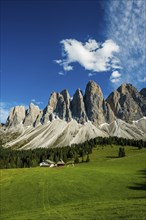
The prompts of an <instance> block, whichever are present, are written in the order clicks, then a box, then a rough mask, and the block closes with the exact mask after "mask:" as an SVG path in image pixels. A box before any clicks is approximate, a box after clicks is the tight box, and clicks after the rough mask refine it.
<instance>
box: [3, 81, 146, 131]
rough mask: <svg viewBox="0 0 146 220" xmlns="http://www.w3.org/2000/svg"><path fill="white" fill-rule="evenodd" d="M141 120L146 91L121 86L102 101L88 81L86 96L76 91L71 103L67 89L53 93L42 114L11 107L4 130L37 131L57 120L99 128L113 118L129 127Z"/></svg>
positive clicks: (31, 108)
mask: <svg viewBox="0 0 146 220" xmlns="http://www.w3.org/2000/svg"><path fill="white" fill-rule="evenodd" d="M143 116H146V88H144V89H142V90H141V91H140V92H138V91H137V89H136V88H135V87H134V86H132V85H131V84H122V85H121V86H120V87H119V88H118V89H117V90H116V91H114V92H112V93H111V94H110V95H109V96H108V98H107V100H104V97H103V93H102V91H101V88H100V86H99V85H97V83H96V82H94V81H89V82H88V84H87V86H86V90H85V94H83V92H82V91H81V90H80V89H77V90H76V92H75V94H74V96H73V99H72V100H71V98H70V95H69V93H68V91H67V90H66V89H64V90H63V91H61V92H60V93H58V92H53V93H52V94H51V96H50V99H49V102H48V105H47V106H46V107H45V109H44V110H40V109H39V107H38V106H35V105H34V104H32V103H31V104H30V106H29V109H28V110H27V111H26V110H25V108H24V107H23V106H16V107H14V108H13V109H12V111H11V113H10V115H9V117H8V119H7V122H6V127H15V126H17V125H20V124H22V125H24V126H25V127H27V126H34V127H36V126H37V125H39V124H46V123H48V122H52V121H53V120H55V119H57V118H59V119H61V120H63V121H66V122H70V121H71V120H72V119H75V120H76V121H77V122H78V123H80V124H85V123H86V122H87V121H91V123H92V124H94V125H95V126H98V125H100V124H103V123H105V122H106V123H111V122H113V121H114V120H115V119H116V118H119V119H122V120H124V121H126V122H128V123H129V122H130V123H131V122H132V121H133V120H139V119H140V118H142V117H143Z"/></svg>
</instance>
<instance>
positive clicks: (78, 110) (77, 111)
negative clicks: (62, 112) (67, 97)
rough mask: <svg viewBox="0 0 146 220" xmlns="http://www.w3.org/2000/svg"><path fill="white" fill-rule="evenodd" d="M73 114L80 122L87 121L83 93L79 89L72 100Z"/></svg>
mask: <svg viewBox="0 0 146 220" xmlns="http://www.w3.org/2000/svg"><path fill="white" fill-rule="evenodd" d="M71 111H72V116H73V118H74V119H76V120H77V121H78V122H79V123H81V124H84V123H85V122H86V121H87V115H86V111H85V104H84V98H83V93H82V91H81V90H80V89H77V90H76V92H75V94H74V96H73V99H72V102H71Z"/></svg>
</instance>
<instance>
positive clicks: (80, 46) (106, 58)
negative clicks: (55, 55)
mask: <svg viewBox="0 0 146 220" xmlns="http://www.w3.org/2000/svg"><path fill="white" fill-rule="evenodd" d="M60 43H61V45H62V55H63V57H62V59H59V60H55V62H56V63H57V64H59V65H60V66H62V67H63V69H64V71H71V70H73V63H79V64H80V65H81V66H82V67H84V69H86V70H90V71H91V72H94V73H95V72H104V71H108V70H113V69H115V68H116V69H120V68H121V67H120V61H119V59H118V58H117V57H116V56H115V54H116V53H119V46H118V45H117V44H116V43H115V42H114V41H113V40H110V39H108V40H106V41H105V42H104V43H98V42H96V40H94V39H89V40H88V41H87V42H84V43H83V42H81V41H78V40H76V39H65V40H62V41H61V42H60ZM61 73H62V72H61ZM60 75H63V74H60Z"/></svg>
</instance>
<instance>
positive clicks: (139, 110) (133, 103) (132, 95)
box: [107, 84, 146, 122]
mask: <svg viewBox="0 0 146 220" xmlns="http://www.w3.org/2000/svg"><path fill="white" fill-rule="evenodd" d="M142 94H143V93H142ZM142 94H141V93H139V92H138V91H137V89H136V88H135V87H134V86H132V85H131V84H122V85H121V86H120V87H119V88H118V89H117V90H116V91H114V92H112V93H111V94H110V95H109V96H108V98H107V102H108V103H109V105H110V106H111V109H112V110H113V112H114V114H115V116H116V117H117V118H120V119H122V120H124V121H126V122H132V121H133V120H138V119H140V118H142V117H143V116H146V100H145V99H144V97H143V95H142Z"/></svg>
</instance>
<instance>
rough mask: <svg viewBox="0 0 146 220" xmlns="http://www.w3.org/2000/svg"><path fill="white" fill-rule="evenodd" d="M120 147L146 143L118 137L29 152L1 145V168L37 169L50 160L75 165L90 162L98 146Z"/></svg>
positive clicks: (30, 150)
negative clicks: (94, 149)
mask: <svg viewBox="0 0 146 220" xmlns="http://www.w3.org/2000/svg"><path fill="white" fill-rule="evenodd" d="M111 144H115V145H120V146H128V145H129V146H135V147H138V148H139V149H141V148H143V147H146V142H144V141H142V140H133V139H125V138H118V137H96V138H94V139H90V140H87V141H85V142H84V143H80V144H72V145H71V146H66V147H61V148H37V149H33V150H32V149H29V150H12V149H10V148H3V147H2V143H0V168H26V167H28V168H29V167H36V166H38V165H39V163H41V162H42V161H45V160H46V159H49V160H51V161H54V162H56V163H57V162H58V161H59V160H61V159H62V160H63V161H64V162H65V163H67V162H68V161H74V162H75V163H79V161H81V162H89V160H90V158H89V155H90V154H91V153H92V149H93V148H94V147H96V146H97V145H111Z"/></svg>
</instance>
